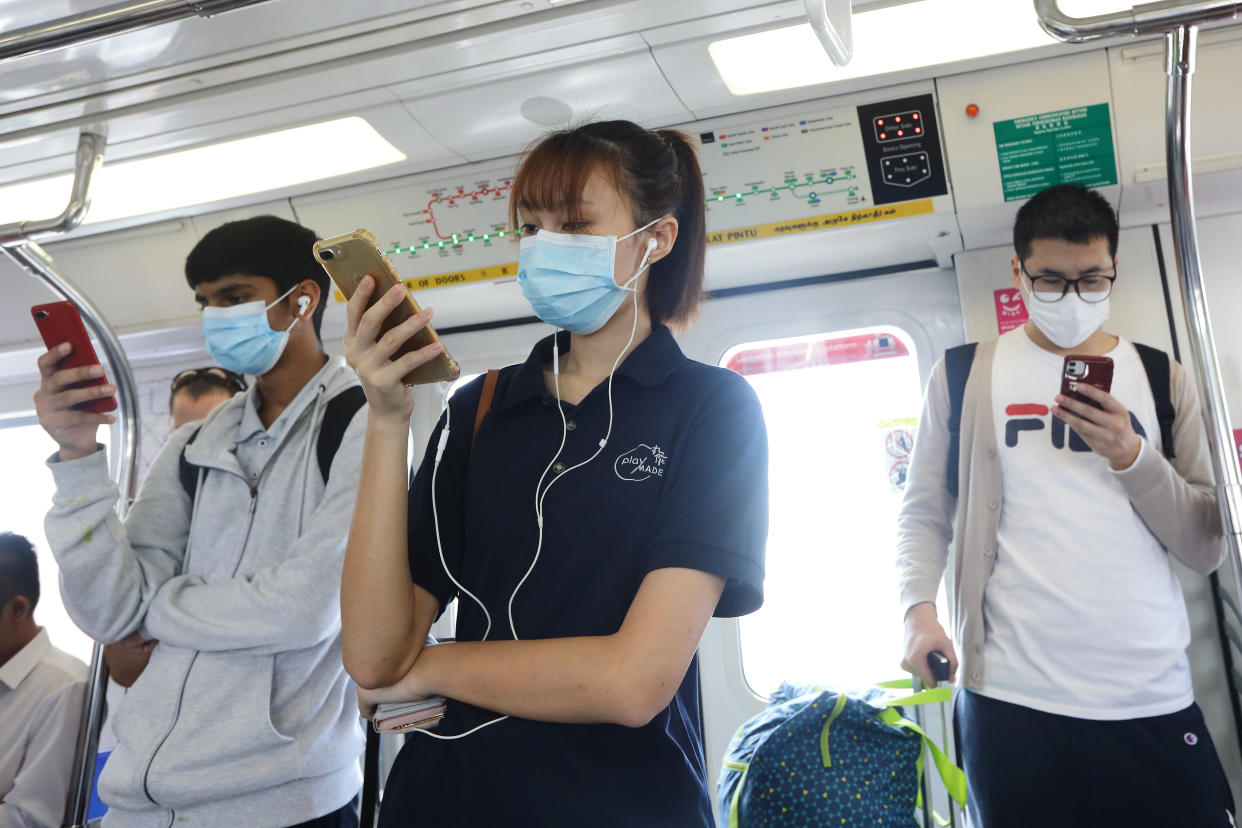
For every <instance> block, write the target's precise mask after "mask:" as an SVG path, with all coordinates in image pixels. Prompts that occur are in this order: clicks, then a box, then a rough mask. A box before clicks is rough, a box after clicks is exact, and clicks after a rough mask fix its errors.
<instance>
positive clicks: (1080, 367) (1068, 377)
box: [1061, 354, 1113, 408]
mask: <svg viewBox="0 0 1242 828" xmlns="http://www.w3.org/2000/svg"><path fill="white" fill-rule="evenodd" d="M1080 383H1082V384H1085V385H1094V386H1095V387H1096V388H1098V389H1100V390H1101V391H1103V392H1105V393H1108V392H1109V391H1111V390H1112V388H1113V361H1112V360H1111V359H1110V358H1108V357H1106V356H1079V355H1076V354H1070V355H1069V356H1067V357H1066V358H1065V363H1064V365H1063V367H1062V370H1061V394H1062V396H1065V397H1070V398H1071V399H1075V400H1078V401H1079V402H1084V403H1086V404H1087V405H1090V406H1093V407H1095V408H1100V406H1099V405H1098V404H1097V403H1096V402H1095V401H1094V400H1092V399H1089V398H1088V397H1087V396H1086V395H1084V394H1083V393H1082V392H1081V391H1079V390H1078V385H1079V384H1080Z"/></svg>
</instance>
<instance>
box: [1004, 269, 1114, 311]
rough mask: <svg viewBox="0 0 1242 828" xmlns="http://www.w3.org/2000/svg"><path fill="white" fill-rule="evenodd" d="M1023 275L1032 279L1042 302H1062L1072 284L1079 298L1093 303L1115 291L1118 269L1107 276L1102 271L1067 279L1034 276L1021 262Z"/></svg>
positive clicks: (1035, 290)
mask: <svg viewBox="0 0 1242 828" xmlns="http://www.w3.org/2000/svg"><path fill="white" fill-rule="evenodd" d="M1018 267H1019V268H1021V270H1022V275H1024V276H1026V278H1028V279H1030V280H1031V289H1032V291H1033V292H1034V294H1035V298H1036V299H1038V300H1039V301H1040V302H1060V301H1061V300H1062V299H1064V298H1065V295H1066V294H1067V293H1069V289H1070V285H1073V286H1074V293H1076V294H1078V298H1079V299H1081V300H1082V301H1084V302H1090V303H1092V304H1095V303H1098V302H1103V301H1104V300H1105V299H1107V298H1108V297H1109V296H1110V295H1111V294H1112V292H1113V282H1116V281H1117V271H1116V270H1115V269H1114V270H1113V275H1111V276H1105V275H1104V274H1102V273H1092V274H1090V275H1088V276H1079V277H1078V278H1077V279H1066V278H1064V277H1062V276H1032V275H1031V274H1029V273H1027V272H1026V265H1025V264H1019V265H1018ZM1041 293H1042V294H1044V296H1047V295H1049V294H1056V295H1055V298H1052V299H1045V298H1044V296H1041V295H1040V294H1041Z"/></svg>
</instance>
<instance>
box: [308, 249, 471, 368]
mask: <svg viewBox="0 0 1242 828" xmlns="http://www.w3.org/2000/svg"><path fill="white" fill-rule="evenodd" d="M315 261H317V262H319V264H320V265H322V266H323V269H324V270H326V271H327V272H328V275H329V276H331V277H332V281H333V282H335V283H336V286H337V287H338V288H339V289H340V291H341V293H343V294H345V298H346V300H348V299H349V298H350V297H351V296H353V295H354V291H355V290H357V289H358V283H359V282H361V281H362V279H363V277H365V276H371V277H372V278H373V279H375V291H374V292H373V293H372V294H371V300H370V301H369V302H368V303H367V307H368V308H369V307H371V306H372V305H374V304H375V303H376V302H377V301H378V300H379V298H380V297H381V296H383V295H384V294H385V293H386V292H387V291H388V290H389V289H390V288H391V287H392V286H393V285H399V284H402V281H401V277H400V276H398V275H397V271H396V269H395V268H394V267H393V266H392V262H390V261H388V257H387V256H385V255H384V251H382V250H380V246H379V242H378V241H376V239H375V236H373V235H371V233H370V231H367V230H355V231H354V232H352V233H346V234H345V235H343V236H336V237H334V238H331V239H324V240H323V241H320V242H316V243H315ZM419 310H420V308H419V307H418V303H417V302H415V301H414V297H412V296H410V294H409V292H408V291H407V292H406V295H405V301H404V302H402V303H401V304H399V305H397V307H395V308H393V311H392V313H390V314H388V318H387V319H385V320H384V322H383V324H381V325H380V330H379V333H378V334H377V335H376V338H377V339H378V338H379V337H380V336H383V335H384V334H385V333H387V332H388V331H390V330H392V329H393V328H395V327H397V326H398V325H400V324H401V323H402V322H404V321H405V320H407V319H409V318H410V317H411V316H414V315H415V314H417V313H418V312H419ZM433 342H441V340H440V336H439V335H438V334H437V333H436V331H435V328H433V327H431V325H427V326H426V327H424V328H423V329H422V330H421V331H419V332H418V333H416V334H414V335H413V336H412V337H410V338H409V339H408V340H406V341H405V342H404V343H402V345H401V347H399V348H398V349H397V351H396V353H394V354H393V355H392V359H398V358H400V357H401V356H402V355H404V354H408V353H409V352H410V351H414V350H417V349H419V348H422V347H424V346H426V345H430V344H431V343H433ZM441 344H443V343H442V342H441ZM459 376H461V366H459V365H458V364H457V361H456V360H455V359H453V358H452V357H451V356H449V352H448V348H447V347H446V348H445V349H444V350H443V351H441V352H440V354H439V355H438V356H436V357H435V359H433V360H431V361H430V362H428V363H425V364H423V365H420V366H418V367H417V368H415V369H414V370H413V371H411V372H410V373H408V374H406V375H405V376H404V377H402V378H401V381H402V382H403V383H405V384H406V385H422V384H424V383H428V382H444V381H446V380H455V379H457V378H458V377H459Z"/></svg>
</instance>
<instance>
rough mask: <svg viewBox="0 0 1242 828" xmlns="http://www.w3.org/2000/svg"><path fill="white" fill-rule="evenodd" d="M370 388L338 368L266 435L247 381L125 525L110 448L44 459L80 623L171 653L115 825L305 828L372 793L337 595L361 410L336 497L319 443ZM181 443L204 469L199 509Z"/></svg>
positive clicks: (160, 670)
mask: <svg viewBox="0 0 1242 828" xmlns="http://www.w3.org/2000/svg"><path fill="white" fill-rule="evenodd" d="M355 384H357V379H356V377H355V375H354V373H353V371H351V370H350V369H349V368H347V367H346V365H345V363H344V361H343V360H341V359H340V358H336V359H333V360H330V361H329V362H328V364H327V365H325V366H324V367H323V369H322V370H321V371H320V372H319V373H318V374H316V375H315V377H314V378H313V379H312V380H311V381H310V382H308V383H307V384H306V386H305V387H303V389H302V390H301V391H300V392H299V393H298V395H297V397H295V398H294V400H293V402H292V403H291V404H290V405H289V407H288V408H286V409H285V411H284V412H283V413H282V414H281V415H280V417H279V418H278V419H277V420H276V421H275V422H274V423H273V424H272V425H271V427H270V428H268V429H263V428H262V424H261V423H259V422H258V418H257V413H256V408H255V406H256V389H255V388H251V389H250V391H248V392H246V393H245V394H239V395H238V396H236V397H234V398H233V399H232V400H231V401H230V402H228V403H225V404H223V405H221V406H220V407H218V408H217V409H216V410H215V411H213V412H212V413H211V415H210V416H209V417H208V418H207V419H206V420H205V421H203V423H201V424H191V425H186V426H184V427H182V428H181V429H179V430H177V431H176V432H174V433H173V435H172V437H171V438H170V439H169V441H168V443H167V444H166V445H165V446H164V448H163V449H162V450H161V451H160V453H159V455H158V456H157V457H156V459H155V462H154V463H153V464H152V466H151V469H150V471H149V473H148V474H147V478H146V480H145V481H144V483H143V485H142V489H141V491H140V492H139V494H138V498H137V500H136V501H135V502H134V505H133V508H132V509H131V510H130V512H129V516H128V518H127V519H126V521H125V524H124V525H122V524H121V523H120V522H119V521H118V520H117V518H116V515H115V513H114V511H113V509H114V506H115V504H116V499H117V488H116V486H115V485H114V484H113V483H112V481H111V480H110V478H109V476H108V464H107V459H106V457H105V455H104V452H103V451H98V452H96V453H95V454H93V455H91V456H89V457H84V458H81V459H78V460H72V461H69V462H63V463H62V462H55V459H56V458H55V456H53V458H52V461H50V462H49V464H48V465H49V466H50V468H51V469H52V474H53V476H54V477H55V480H56V496H55V498H54V501H53V507H52V510H51V511H50V512H49V513H48V515H47V520H46V529H47V538H48V543H49V544H50V545H51V547H52V551H53V553H54V554H55V556H56V560H57V562H58V563H59V564H60V583H61V592H62V594H63V595H64V599H65V606H66V607H67V608H68V610H69V614H70V615H71V616H72V618H73V620H74V621H75V622H77V624H78V626H80V627H81V628H82V629H83V630H85V631H86V632H87V633H88V634H89V635H91V636H92V637H93V638H96V639H97V640H100V641H104V642H113V641H119V640H120V639H122V638H124V637H125V636H126V635H128V634H129V633H132V632H134V631H135V630H139V631H141V633H142V634H143V635H144V636H145V637H147V638H154V639H158V641H159V644H158V645H156V647H155V649H154V651H153V652H152V654H151V661H150V663H149V664H148V666H147V669H146V670H145V671H144V672H143V674H142V675H141V676H140V677H139V679H138V681H137V682H136V683H135V684H134V686H133V687H132V688H130V690H129V692H127V693H126V695H125V698H124V700H123V701H122V703H121V704H120V705H119V706H118V709H117V710H116V711H115V714H114V717H113V729H114V730H115V732H116V736H117V747H116V750H115V751H114V752H113V754H112V756H111V757H110V758H109V760H108V763H107V765H106V767H105V768H104V772H103V776H102V778H101V780H100V786H99V787H100V794H101V797H102V799H103V801H104V802H105V803H107V804H108V806H109V809H110V810H109V813H108V816H107V818H106V819H105V822H104V824H105V826H125V827H126V828H131V827H132V828H148V826H150V828H167V827H168V826H171V825H173V824H177V825H193V826H227V828H239V826H247V828H249V827H250V826H254V828H264V826H284V825H294V824H297V823H299V822H304V821H306V820H310V819H314V818H316V817H319V816H323V815H325V814H327V813H330V812H332V811H334V810H336V809H337V808H340V807H341V806H342V805H344V804H345V803H347V802H348V801H349V800H350V799H351V798H352V797H353V796H354V795H355V794H356V793H357V792H358V789H359V787H360V785H361V773H360V771H359V765H358V757H359V755H360V754H361V752H362V747H363V735H362V730H361V728H360V727H359V720H358V709H357V703H356V700H355V696H354V693H355V691H354V685H353V684H352V683H351V682H350V680H349V678H348V677H347V676H346V674H345V670H344V668H343V666H342V663H341V638H340V628H341V621H340V607H339V601H340V581H341V562H342V559H343V558H344V554H345V540H346V536H347V535H348V533H349V523H350V519H351V516H352V514H353V509H354V497H355V494H356V492H357V488H358V476H359V468H360V465H361V460H362V440H363V434H364V432H365V429H366V407H365V406H363V408H362V409H360V410H359V411H358V413H357V415H355V416H354V418H353V421H352V422H351V423H350V425H349V428H348V429H347V430H346V432H345V436H344V439H343V440H342V442H341V446H340V448H339V449H338V451H337V453H336V456H335V459H334V460H333V463H332V467H331V473H330V475H329V478H328V482H327V486H326V488H325V485H324V481H323V477H322V475H321V474H320V471H319V464H318V460H317V456H316V450H315V449H316V441H317V439H318V434H319V429H320V424H321V423H322V420H323V413H324V406H325V405H326V404H327V402H328V401H329V400H330V399H332V398H333V397H335V396H336V395H338V394H340V393H341V392H342V391H343V390H345V389H346V388H348V387H349V386H351V385H355ZM247 409H249V411H247ZM200 425H201V429H200ZM196 429H200V430H199V431H198V435H197V436H196V437H195V438H194V441H193V442H192V443H190V444H189V446H188V447H187V446H186V443H187V441H188V440H189V438H190V436H191V434H193V433H194V431H195V430H196ZM244 432H248V433H244ZM183 448H185V455H186V459H187V460H188V461H189V462H190V463H191V464H192V465H193V466H195V467H197V468H196V471H198V472H199V474H198V486H197V489H196V493H195V502H194V503H193V504H191V502H190V498H189V496H188V495H187V493H186V490H185V487H184V486H183V485H182V483H181V479H180V472H179V467H180V457H181V453H182V449H183ZM239 457H241V458H242V461H240V462H239ZM191 516H192V519H191Z"/></svg>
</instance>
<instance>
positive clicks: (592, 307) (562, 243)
mask: <svg viewBox="0 0 1242 828" xmlns="http://www.w3.org/2000/svg"><path fill="white" fill-rule="evenodd" d="M656 221H659V219H656V220H655V221H652V222H649V223H648V224H645V225H643V226H642V227H640V228H638V229H637V230H635V231H634V232H633V233H627V234H626V235H624V236H622V237H621V238H617V237H616V236H588V235H585V234H572V235H571V234H568V233H551V232H548V231H547V230H540V231H539V232H538V233H536V234H534V235H530V236H523V237H522V244H521V247H520V248H519V252H518V284H519V285H521V287H522V295H523V296H525V297H526V301H527V302H530V305H531V307H532V308H534V310H535V315H536V316H538V317H539V318H540V319H542V320H543V321H544V322H547V323H548V324H549V325H555V326H556V327H558V328H564V329H565V330H567V331H569V332H570V333H576V334H583V335H585V334H593V333H595V332H596V331H598V330H599V329H600V328H602V327H604V323H606V322H607V321H608V320H609V319H611V318H612V315H613V314H614V313H616V312H617V308H619V307H621V303H622V302H623V301H625V297H626V295H627V294H630V293H634V292H635V291H636V290H637V288H634V287H630V285H632V284H633V283H634V282H635V281H636V280H637V279H638V277H639V276H641V275H642V272H643V271H644V270H646V268H647V259H648V258H650V257H651V251H652V250H653V249H654V248H655V240H654V239H653V240H652V241H651V242H650V243H649V244H648V245H647V251H646V253H644V254H643V259H642V262H641V263H639V265H638V270H637V271H636V272H635V273H634V275H633V276H631V277H630V278H629V280H627V281H626V283H625V284H624V285H618V284H617V282H616V280H615V279H614V278H613V263H614V262H615V261H616V256H617V242H619V241H623V240H625V239H628V238H629V237H630V236H633V235H635V234H636V233H641V232H642V231H643V230H646V229H647V228H648V227H650V226H651V225H652V224H655V223H656Z"/></svg>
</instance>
